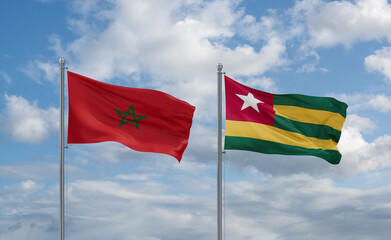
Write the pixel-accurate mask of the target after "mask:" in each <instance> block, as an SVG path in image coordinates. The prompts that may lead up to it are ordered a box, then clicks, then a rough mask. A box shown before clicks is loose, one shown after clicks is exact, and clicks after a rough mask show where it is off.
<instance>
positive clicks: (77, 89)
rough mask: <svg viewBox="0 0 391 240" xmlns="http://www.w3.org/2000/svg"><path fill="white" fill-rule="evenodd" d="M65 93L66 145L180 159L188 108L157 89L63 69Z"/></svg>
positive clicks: (187, 128) (188, 120)
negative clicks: (117, 146) (109, 146)
mask: <svg viewBox="0 0 391 240" xmlns="http://www.w3.org/2000/svg"><path fill="white" fill-rule="evenodd" d="M68 94H69V122H68V143H98V142H106V141H115V142H119V143H122V144H124V145H125V146H127V147H129V148H131V149H133V150H136V151H141V152H156V153H163V154H168V155H170V156H173V157H175V158H176V159H177V160H178V161H179V162H180V161H181V159H182V155H183V152H184V151H185V149H186V147H187V144H188V139H189V134H190V128H191V125H192V121H193V114H194V111H195V107H194V106H192V105H190V104H188V103H187V102H185V101H182V100H179V99H177V98H175V97H173V96H171V95H169V94H166V93H163V92H160V91H156V90H150V89H138V88H128V87H121V86H116V85H111V84H107V83H103V82H99V81H96V80H93V79H91V78H88V77H85V76H82V75H79V74H76V73H73V72H69V71H68Z"/></svg>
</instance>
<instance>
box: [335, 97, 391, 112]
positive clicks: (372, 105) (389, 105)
mask: <svg viewBox="0 0 391 240" xmlns="http://www.w3.org/2000/svg"><path fill="white" fill-rule="evenodd" d="M336 98H337V99H340V100H341V101H343V102H346V103H347V104H348V106H349V107H348V112H349V113H358V112H361V111H368V110H375V111H379V112H382V113H388V112H389V111H390V110H391V96H387V95H383V94H377V95H375V94H364V93H357V94H338V95H336Z"/></svg>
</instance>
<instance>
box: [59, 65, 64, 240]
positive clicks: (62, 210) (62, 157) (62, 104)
mask: <svg viewBox="0 0 391 240" xmlns="http://www.w3.org/2000/svg"><path fill="white" fill-rule="evenodd" d="M59 62H60V113H61V117H60V239H61V240H64V225H65V221H64V220H65V217H64V70H65V67H64V65H65V59H63V58H60V60H59Z"/></svg>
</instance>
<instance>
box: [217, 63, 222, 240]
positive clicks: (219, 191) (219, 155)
mask: <svg viewBox="0 0 391 240" xmlns="http://www.w3.org/2000/svg"><path fill="white" fill-rule="evenodd" d="M221 70H223V64H221V63H218V64H217V95H218V106H217V112H218V116H217V138H218V140H217V239H218V240H222V239H223V238H222V236H223V227H222V226H223V223H222V222H223V218H222V215H223V214H222V213H223V211H222V210H223V208H222V161H221V159H222V145H223V144H222V124H221V122H222V115H223V110H222V95H223V94H222V75H223V73H222V72H221Z"/></svg>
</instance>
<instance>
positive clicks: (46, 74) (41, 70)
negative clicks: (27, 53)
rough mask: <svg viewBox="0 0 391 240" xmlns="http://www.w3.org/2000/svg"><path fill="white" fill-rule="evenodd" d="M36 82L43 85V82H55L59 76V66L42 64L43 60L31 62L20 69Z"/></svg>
mask: <svg viewBox="0 0 391 240" xmlns="http://www.w3.org/2000/svg"><path fill="white" fill-rule="evenodd" d="M19 70H20V71H21V72H23V73H24V74H26V76H28V77H29V78H31V79H32V80H33V81H34V82H36V83H39V84H42V81H43V80H47V81H50V82H54V81H55V79H56V77H57V76H58V75H59V70H58V64H54V63H51V62H42V61H41V60H33V61H29V62H28V63H27V64H26V66H23V67H21V68H19Z"/></svg>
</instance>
